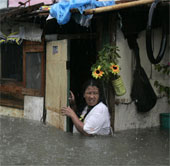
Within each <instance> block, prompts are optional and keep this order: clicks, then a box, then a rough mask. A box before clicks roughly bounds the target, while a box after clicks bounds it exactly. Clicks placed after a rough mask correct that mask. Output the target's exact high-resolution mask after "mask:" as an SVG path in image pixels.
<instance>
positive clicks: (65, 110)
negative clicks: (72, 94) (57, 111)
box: [61, 107, 90, 136]
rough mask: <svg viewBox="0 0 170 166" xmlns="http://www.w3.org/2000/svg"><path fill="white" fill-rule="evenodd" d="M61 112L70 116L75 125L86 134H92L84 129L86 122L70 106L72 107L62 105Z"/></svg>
mask: <svg viewBox="0 0 170 166" xmlns="http://www.w3.org/2000/svg"><path fill="white" fill-rule="evenodd" d="M61 112H62V114H63V115H66V116H68V117H70V118H71V119H72V121H73V123H74V125H75V127H76V128H77V130H78V131H79V132H80V133H82V134H84V135H86V136H90V135H89V134H88V133H86V132H85V131H84V130H83V127H84V123H83V122H82V121H80V120H79V118H78V116H77V115H76V113H75V112H74V111H73V110H72V109H71V108H70V107H62V108H61Z"/></svg>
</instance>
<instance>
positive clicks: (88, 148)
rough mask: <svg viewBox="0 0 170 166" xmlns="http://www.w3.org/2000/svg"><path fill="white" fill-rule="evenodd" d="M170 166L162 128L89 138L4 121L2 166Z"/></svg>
mask: <svg viewBox="0 0 170 166" xmlns="http://www.w3.org/2000/svg"><path fill="white" fill-rule="evenodd" d="M9 165H10V166H15V165H22V166H25V165H27V166H45V165H46V166H60V165H61V166H63V165H78V166H80V165H84V166H86V165H88V166H89V165H95V166H110V165H113V166H119V165H121V166H124V165H129V166H150V165H154V166H155V165H156V166H168V165H170V163H169V133H168V130H160V129H159V128H151V129H142V130H127V131H122V132H118V133H114V135H113V136H94V137H85V136H82V135H79V134H77V135H73V134H71V133H65V132H62V131H60V130H58V129H56V128H55V127H52V126H50V125H44V124H42V123H41V122H37V121H32V120H27V119H19V118H9V117H5V116H1V117H0V166H9Z"/></svg>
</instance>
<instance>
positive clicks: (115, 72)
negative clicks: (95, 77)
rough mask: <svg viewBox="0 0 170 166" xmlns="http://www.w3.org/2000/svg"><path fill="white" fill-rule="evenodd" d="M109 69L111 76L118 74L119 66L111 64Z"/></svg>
mask: <svg viewBox="0 0 170 166" xmlns="http://www.w3.org/2000/svg"><path fill="white" fill-rule="evenodd" d="M110 69H111V71H112V73H113V74H118V73H119V65H115V64H113V63H111V66H110Z"/></svg>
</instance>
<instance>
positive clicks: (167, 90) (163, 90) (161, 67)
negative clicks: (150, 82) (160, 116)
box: [154, 63, 170, 104]
mask: <svg viewBox="0 0 170 166" xmlns="http://www.w3.org/2000/svg"><path fill="white" fill-rule="evenodd" d="M155 70H156V71H158V72H161V73H163V74H165V75H167V76H169V74H170V63H168V64H167V65H165V64H156V65H155ZM154 86H155V87H156V88H157V89H158V90H159V93H160V94H165V95H166V96H167V97H168V103H169V104H170V87H169V86H165V85H163V84H161V83H160V82H159V81H157V80H156V81H155V82H154Z"/></svg>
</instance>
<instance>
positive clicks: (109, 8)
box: [84, 0, 154, 15]
mask: <svg viewBox="0 0 170 166" xmlns="http://www.w3.org/2000/svg"><path fill="white" fill-rule="evenodd" d="M152 2H154V0H138V1H133V2H127V3H121V4H116V5H112V6H105V7H100V8H95V9H87V10H85V11H84V14H85V15H88V14H96V13H102V12H108V11H113V10H119V9H124V8H128V7H133V6H139V5H144V4H149V3H152Z"/></svg>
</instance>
